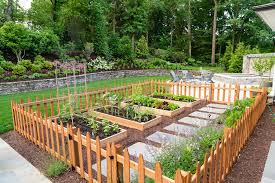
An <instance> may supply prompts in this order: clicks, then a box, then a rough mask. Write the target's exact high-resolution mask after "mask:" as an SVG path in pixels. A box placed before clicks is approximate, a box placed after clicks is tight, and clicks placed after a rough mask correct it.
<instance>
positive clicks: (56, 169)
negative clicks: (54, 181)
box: [46, 160, 69, 177]
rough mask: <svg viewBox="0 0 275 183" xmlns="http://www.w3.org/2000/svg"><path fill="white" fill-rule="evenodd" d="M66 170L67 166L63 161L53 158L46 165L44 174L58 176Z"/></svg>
mask: <svg viewBox="0 0 275 183" xmlns="http://www.w3.org/2000/svg"><path fill="white" fill-rule="evenodd" d="M67 170H69V166H68V165H67V164H66V163H65V162H63V161H60V160H53V161H51V163H49V165H48V166H47V169H46V175H47V176H49V177H58V176H59V175H61V174H63V173H64V172H66V171H67Z"/></svg>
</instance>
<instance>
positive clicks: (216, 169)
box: [11, 81, 267, 183]
mask: <svg viewBox="0 0 275 183" xmlns="http://www.w3.org/2000/svg"><path fill="white" fill-rule="evenodd" d="M135 87H141V90H142V92H144V94H146V93H147V94H150V92H152V91H155V90H158V91H159V92H164V91H165V90H164V88H167V87H169V88H168V89H169V90H166V92H167V91H169V92H173V93H176V94H181V95H187V94H186V91H185V90H183V89H184V88H185V89H186V87H189V93H192V92H190V91H192V90H190V89H191V88H193V91H195V92H194V93H193V94H194V95H192V94H191V96H194V97H196V96H197V92H196V91H197V90H196V89H198V88H199V91H200V92H199V95H200V98H202V99H206V100H207V101H210V102H216V103H223V104H227V103H231V102H233V101H235V100H237V99H244V98H246V95H247V92H248V93H249V96H248V97H253V96H254V95H255V94H256V99H255V101H254V103H253V105H252V106H251V107H250V108H247V109H246V111H245V113H244V115H243V116H242V118H241V119H240V120H238V121H237V123H236V127H235V128H232V129H225V134H224V136H223V138H222V140H221V141H220V142H218V143H217V145H216V148H215V150H214V148H212V149H211V151H210V153H209V154H205V158H204V162H203V164H202V165H201V164H200V162H198V163H197V167H196V172H195V174H193V175H192V174H191V173H189V172H185V171H183V170H177V171H176V175H175V178H174V180H172V179H170V178H168V177H166V176H164V175H163V174H162V170H161V165H160V163H156V164H155V170H152V169H149V168H146V167H145V165H144V159H143V156H142V155H140V156H139V158H138V163H137V162H134V161H132V160H130V158H129V152H128V150H127V149H125V150H124V152H123V155H120V154H118V153H117V150H118V149H116V146H115V145H114V143H112V144H110V143H107V146H106V150H105V149H103V148H101V145H100V141H99V139H98V138H97V140H96V144H93V143H91V141H90V135H89V133H87V135H86V139H84V138H82V136H81V132H80V129H78V130H77V132H76V134H75V133H74V131H73V129H72V126H70V125H68V126H67V129H66V128H64V126H63V124H61V125H60V126H58V125H57V124H56V123H54V124H52V123H50V125H49V126H48V123H47V120H48V116H55V115H56V114H55V113H56V112H60V106H61V105H60V103H61V102H62V103H63V102H66V100H68V96H62V97H60V98H55V99H53V98H50V99H48V100H47V99H45V98H44V100H39V98H37V100H36V101H35V102H31V101H30V100H29V102H28V103H23V100H21V104H18V103H16V102H14V101H12V102H11V105H12V114H13V115H12V116H13V122H14V129H15V130H16V131H18V132H19V133H20V134H21V135H23V136H24V137H25V138H27V139H29V140H30V141H32V142H33V143H34V144H36V145H38V146H39V147H40V148H42V149H44V150H45V151H47V152H49V153H50V154H51V155H52V156H54V157H56V158H58V159H61V160H63V161H65V162H67V164H69V165H70V166H71V167H73V168H74V169H75V170H76V171H77V172H78V173H79V174H80V175H81V177H83V178H85V179H86V180H88V181H89V182H92V181H96V182H102V175H101V156H102V157H105V158H106V160H107V182H117V181H118V178H123V179H124V182H127V183H128V182H130V168H132V169H134V170H136V171H137V172H138V180H139V181H141V182H142V180H144V178H145V176H147V177H149V178H152V179H153V180H155V181H156V182H160V183H162V182H164V183H173V182H175V183H182V182H183V181H185V182H186V183H191V182H204V183H206V182H214V183H217V182H223V180H224V178H225V176H226V175H227V174H228V173H229V171H230V169H231V168H232V166H233V164H234V163H235V162H236V160H237V158H238V155H239V153H240V151H241V149H242V148H243V147H244V145H245V143H246V141H247V139H248V138H249V136H250V135H251V133H252V132H253V130H254V128H255V127H256V125H257V122H258V120H259V118H260V117H261V115H262V113H263V111H264V109H265V106H266V100H267V90H266V89H258V90H256V89H251V88H246V87H245V88H240V87H239V86H238V85H235V86H231V85H230V86H229V87H226V86H225V85H224V86H220V85H218V86H215V85H214V84H209V85H199V86H198V85H196V84H193V85H192V84H190V83H166V82H164V81H146V82H144V83H138V84H132V85H124V86H120V87H115V88H106V89H99V90H98V91H93V92H91V91H89V92H85V93H83V94H74V95H73V96H74V97H76V99H77V101H78V103H77V104H78V106H79V109H80V110H81V109H84V108H88V107H91V106H93V104H94V103H95V101H96V100H98V98H100V96H102V95H103V94H105V93H106V92H109V91H113V92H115V93H117V94H118V93H119V94H121V95H123V96H126V95H127V94H129V93H133V90H134V89H135ZM201 90H202V91H201ZM225 90H229V91H228V92H229V93H230V95H229V96H230V97H228V99H227V100H226V98H225ZM183 91H184V92H183ZM241 92H243V94H242V95H240V93H241ZM202 93H203V94H202ZM206 93H208V94H209V95H207V94H206ZM231 95H233V96H231ZM83 100H84V101H83ZM232 100H233V101H232ZM42 106H43V107H42ZM48 106H49V107H48ZM56 108H57V109H56ZM45 129H47V130H46V131H45ZM44 132H46V134H45V133H44ZM57 139H59V140H57ZM60 142H61V143H60ZM65 142H68V143H65ZM83 146H84V148H83ZM85 151H86V152H87V155H88V156H87V157H88V159H87V161H83V153H85ZM92 153H95V154H96V162H97V168H98V171H97V175H93V174H92V173H93V172H92V163H91V161H92V160H91V158H92V157H91V154H92ZM84 163H87V166H84ZM119 165H120V166H119ZM84 167H88V171H86V170H85V168H84ZM121 173H122V174H121Z"/></svg>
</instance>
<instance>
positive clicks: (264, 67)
mask: <svg viewBox="0 0 275 183" xmlns="http://www.w3.org/2000/svg"><path fill="white" fill-rule="evenodd" d="M273 65H274V57H272V58H260V59H258V60H256V61H254V62H253V69H254V70H255V71H256V72H258V73H259V75H260V76H263V74H264V73H265V72H268V71H269V79H267V80H266V79H263V80H262V82H261V84H260V86H263V87H272V80H271V79H270V73H271V69H272V67H273Z"/></svg>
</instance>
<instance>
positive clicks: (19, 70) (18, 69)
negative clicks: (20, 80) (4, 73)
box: [12, 65, 27, 76]
mask: <svg viewBox="0 0 275 183" xmlns="http://www.w3.org/2000/svg"><path fill="white" fill-rule="evenodd" d="M26 73H27V69H26V68H25V67H24V66H23V65H15V66H14V67H13V68H12V74H14V75H18V76H23V75H24V74H26Z"/></svg>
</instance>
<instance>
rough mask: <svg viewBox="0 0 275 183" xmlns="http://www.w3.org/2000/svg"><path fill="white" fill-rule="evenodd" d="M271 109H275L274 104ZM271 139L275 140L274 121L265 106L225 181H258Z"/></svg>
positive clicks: (231, 182) (241, 182) (248, 182)
mask: <svg viewBox="0 0 275 183" xmlns="http://www.w3.org/2000/svg"><path fill="white" fill-rule="evenodd" d="M272 110H273V111H275V107H274V106H273V107H272ZM271 141H275V122H272V113H271V112H269V110H268V108H266V109H265V112H264V114H263V115H262V117H261V118H260V122H259V123H258V125H257V127H256V128H255V131H254V132H253V134H252V136H251V137H250V138H249V139H248V141H247V144H246V146H245V147H244V149H243V150H242V151H241V154H240V156H239V158H238V160H237V162H236V164H235V165H234V166H233V169H232V170H231V172H230V173H229V175H228V176H227V177H226V179H225V183H259V182H260V181H261V178H262V173H263V171H264V166H265V162H266V159H267V155H268V152H269V148H270V144H271Z"/></svg>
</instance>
